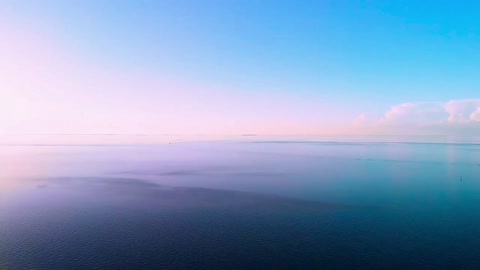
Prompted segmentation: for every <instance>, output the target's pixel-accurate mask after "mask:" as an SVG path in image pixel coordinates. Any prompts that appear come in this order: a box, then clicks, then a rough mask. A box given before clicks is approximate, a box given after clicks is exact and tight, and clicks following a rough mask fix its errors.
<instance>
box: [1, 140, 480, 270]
mask: <svg viewBox="0 0 480 270" xmlns="http://www.w3.org/2000/svg"><path fill="white" fill-rule="evenodd" d="M0 150H1V153H0V166H1V170H0V269H478V268H480V146H478V145H473V144H411V143H315V142H303V143H298V142H295V143H294V142H257V143H256V142H243V143H241V142H231V143H225V142H223V143H220V142H219V143H180V144H171V145H159V146H3V147H1V149H0Z"/></svg>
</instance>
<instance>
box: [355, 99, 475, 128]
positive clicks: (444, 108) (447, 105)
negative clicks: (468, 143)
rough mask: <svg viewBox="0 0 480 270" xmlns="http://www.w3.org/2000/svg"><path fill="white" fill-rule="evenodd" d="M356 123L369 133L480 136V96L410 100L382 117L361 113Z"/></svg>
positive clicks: (396, 106) (356, 125) (392, 108)
mask: <svg viewBox="0 0 480 270" xmlns="http://www.w3.org/2000/svg"><path fill="white" fill-rule="evenodd" d="M354 126H355V127H356V128H357V129H359V130H363V131H365V132H369V133H370V132H371V133H392V134H459V133H460V134H459V135H478V134H480V99H464V100H450V101H447V102H407V103H403V104H399V105H395V106H392V107H391V108H390V109H389V110H388V111H387V112H385V114H383V115H382V116H379V117H375V116H367V115H366V114H361V115H359V116H358V117H357V119H356V120H355V123H354Z"/></svg>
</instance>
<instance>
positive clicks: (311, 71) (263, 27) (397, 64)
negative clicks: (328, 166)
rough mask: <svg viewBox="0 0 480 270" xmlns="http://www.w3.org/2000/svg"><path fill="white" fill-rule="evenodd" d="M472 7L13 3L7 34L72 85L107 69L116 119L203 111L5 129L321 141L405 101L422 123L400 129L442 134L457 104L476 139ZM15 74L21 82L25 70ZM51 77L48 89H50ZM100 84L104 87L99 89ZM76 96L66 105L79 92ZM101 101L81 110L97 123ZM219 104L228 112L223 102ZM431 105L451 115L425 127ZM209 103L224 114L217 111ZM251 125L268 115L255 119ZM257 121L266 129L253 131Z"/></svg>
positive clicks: (478, 25) (381, 118)
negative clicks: (158, 102)
mask: <svg viewBox="0 0 480 270" xmlns="http://www.w3.org/2000/svg"><path fill="white" fill-rule="evenodd" d="M478 10H480V3H475V1H472V2H471V3H465V2H462V3H459V2H456V1H273V0H262V1H258V0H256V1H254V0H231V1H221V0H216V1H213V0H210V1H209V0H205V1H193V0H190V1H182V0H180V1H179V0H176V1H173V0H171V1H170V0H168V1H167V0H166V1H146V0H144V1H54V0H51V1H27V0H25V1H7V2H6V4H4V5H3V7H2V8H0V15H4V16H3V17H4V18H6V19H4V20H3V21H4V22H3V24H4V26H7V28H13V29H15V31H13V32H17V30H16V28H19V29H20V30H18V32H21V33H34V34H33V35H34V36H35V38H36V39H35V42H37V41H38V42H39V43H41V44H43V43H46V44H48V45H45V47H46V49H45V50H48V51H54V52H59V51H60V52H62V53H58V55H59V56H56V58H58V59H57V60H55V61H56V62H58V63H60V64H58V65H59V66H62V65H63V64H62V61H65V60H64V59H65V57H64V56H65V55H67V56H68V57H67V58H74V60H72V61H73V62H75V61H79V62H80V63H79V64H76V66H79V67H78V69H77V68H72V70H71V72H72V74H71V76H74V77H76V78H77V77H78V76H77V75H76V74H77V73H83V71H85V70H87V71H91V70H93V69H98V70H106V71H107V72H108V73H109V74H108V75H105V77H102V76H103V75H102V76H100V78H96V82H95V84H94V86H96V87H98V88H101V89H102V91H103V93H104V94H103V98H104V99H105V100H106V99H108V97H109V96H111V97H112V98H113V99H115V98H117V96H118V91H123V95H124V99H125V100H129V98H130V97H131V98H132V99H134V100H137V101H138V102H137V104H136V105H135V104H134V103H132V104H130V105H129V106H127V108H123V109H119V107H118V106H120V103H119V104H117V107H115V106H114V105H115V104H113V105H112V107H111V108H110V109H111V110H110V112H115V111H119V114H118V115H115V114H114V113H113V114H112V115H111V118H110V120H112V119H120V118H122V119H123V120H125V115H128V114H129V111H131V112H132V114H136V113H137V111H138V110H141V109H142V108H145V106H144V105H146V104H147V105H148V104H149V102H151V100H152V98H153V99H154V98H160V97H157V96H158V95H159V93H161V97H163V98H169V97H170V96H177V93H178V92H179V91H180V92H182V91H183V92H182V93H183V95H180V96H178V98H177V99H175V100H176V101H172V102H182V98H184V97H193V98H191V99H192V100H193V101H191V102H195V99H197V97H200V96H201V97H204V99H203V100H202V101H204V102H203V103H202V104H197V103H198V102H197V103H195V104H196V105H195V106H197V107H195V106H193V105H192V106H193V107H192V106H185V108H186V107H192V108H194V107H195V108H197V109H198V111H199V112H202V113H199V114H196V113H194V112H190V111H189V112H188V113H187V112H186V111H185V112H183V111H181V110H182V109H181V108H180V107H181V106H179V108H178V110H179V113H178V114H177V111H175V109H174V107H175V106H172V109H171V110H169V111H162V110H161V109H155V108H154V105H153V104H150V105H151V107H149V108H151V110H150V113H146V115H145V114H144V116H145V118H144V119H148V121H145V122H144V124H143V125H133V124H132V125H130V124H128V122H134V121H135V119H134V118H131V119H129V118H128V117H127V119H126V121H123V122H122V123H120V122H119V124H116V125H114V126H111V127H108V128H105V125H104V124H102V123H101V122H98V123H95V121H96V120H95V119H92V121H93V123H91V124H84V125H83V126H82V125H79V126H78V127H75V126H73V127H72V126H71V125H69V127H62V126H65V124H64V123H65V121H61V119H59V120H58V121H57V122H55V123H47V122H48V121H44V122H45V124H44V125H37V126H36V127H35V128H33V127H32V128H30V127H28V126H19V125H13V126H15V128H14V129H13V130H14V131H18V132H20V131H22V130H25V131H27V130H29V131H35V130H37V129H40V126H42V127H43V128H45V129H46V130H51V131H52V132H53V131H58V132H60V131H65V132H80V131H83V130H87V131H88V132H92V133H95V132H103V131H104V130H108V131H111V132H129V131H130V130H141V131H142V132H145V133H162V132H172V133H199V132H200V133H209V130H215V132H214V133H222V132H223V133H237V132H239V133H288V134H293V133H295V130H298V132H299V133H322V132H324V131H332V130H339V129H341V130H346V129H349V127H348V126H349V125H351V124H352V123H355V121H356V120H355V119H357V118H358V117H360V118H361V120H362V121H361V122H362V125H364V124H365V123H367V122H368V126H367V127H366V128H373V129H376V128H378V126H379V125H380V126H382V125H384V124H382V123H384V122H386V121H387V120H388V119H387V118H388V117H387V115H388V113H389V112H391V110H392V109H393V110H394V111H395V112H398V110H395V109H396V108H397V109H398V107H397V106H400V107H401V108H402V110H404V109H407V110H410V108H411V106H410V107H409V106H402V104H405V103H406V104H415V106H414V107H415V112H414V113H413V112H412V111H409V112H407V113H404V114H402V116H403V115H412V113H413V115H414V116H413V117H414V118H422V119H424V118H425V119H426V120H425V121H426V122H422V123H418V121H417V120H415V121H408V120H407V121H404V120H405V119H402V121H401V122H402V125H403V124H404V122H407V123H408V124H412V125H415V126H417V125H421V126H430V125H440V124H442V123H441V122H442V121H443V120H444V122H445V126H444V127H442V128H440V129H435V131H433V129H432V132H440V131H439V130H448V129H452V128H454V127H452V126H451V124H452V123H451V122H452V121H451V119H453V118H452V117H449V115H450V116H451V115H452V113H451V111H449V110H448V108H447V107H448V106H447V104H449V102H452V101H453V102H454V104H461V105H458V106H460V107H462V108H461V109H455V110H457V111H458V110H464V108H467V107H468V108H469V109H468V110H464V112H463V111H462V112H463V113H464V114H465V115H464V116H463V117H462V119H463V118H465V119H463V120H465V121H467V120H471V121H469V122H472V123H468V125H469V126H471V127H469V128H470V130H471V129H478V128H477V125H476V124H478V122H477V121H476V119H477V118H476V117H477V116H476V114H475V113H476V110H477V107H476V106H477V105H476V104H477V99H476V98H477V97H478V94H477V92H478V89H477V88H478V87H479V85H480V76H479V75H478V74H477V73H478V71H479V70H480V54H479V53H478V52H479V51H480V17H479V16H478ZM0 22H1V21H0ZM10 25H11V27H10ZM9 33H11V31H10V32H9ZM4 36H5V35H4ZM6 38H7V39H9V37H8V36H6ZM37 39H38V40H37ZM31 46H35V44H31ZM10 54H11V53H10ZM39 54H42V52H41V51H40V52H39ZM6 68H7V69H8V67H6ZM47 68H48V67H47ZM55 71H56V70H55V67H54V68H52V70H51V72H52V73H54V72H55ZM16 76H19V77H22V76H24V77H25V78H28V76H31V72H30V73H29V72H26V71H25V73H24V74H21V73H20V74H16ZM85 76H87V77H88V78H90V77H91V76H93V75H92V74H90V75H89V74H87V75H85ZM115 77H117V78H122V79H121V80H120V79H119V80H117V82H116V83H117V84H120V85H128V83H123V82H122V80H127V81H128V82H129V83H130V84H131V85H138V83H137V82H136V81H137V80H138V81H150V82H152V83H151V85H157V84H158V82H157V81H162V83H164V84H167V85H169V87H168V89H165V88H161V89H159V88H156V87H153V86H150V85H148V86H146V87H135V89H131V88H125V89H123V90H119V89H116V88H114V87H113V86H111V85H112V84H114V83H115ZM81 78H84V77H81ZM112 78H113V79H112ZM77 79H78V80H79V81H82V80H83V79H80V77H78V78H77ZM52 80H53V81H51V82H48V83H49V84H55V79H52ZM109 80H112V81H114V82H110V81H109ZM107 81H109V82H108V83H107ZM153 81H155V83H153ZM0 83H1V81H0ZM103 84H107V85H110V88H109V87H105V86H101V87H100V85H103ZM5 85H7V84H5ZM178 85H182V86H181V87H180V88H181V89H177V88H178V87H179V86H178ZM0 86H1V84H0ZM90 86H91V85H90ZM176 87H177V88H176ZM84 88H85V87H84ZM84 88H81V89H83V90H74V89H73V90H71V92H69V93H70V94H69V95H70V96H73V97H75V96H76V95H81V93H82V92H83V91H87V90H85V89H84ZM79 89H80V88H79ZM198 89H202V90H201V91H200V92H199V90H198ZM210 89H216V90H210ZM32 91H33V90H32ZM45 91H49V90H45ZM52 91H53V90H52ZM87 92H88V91H87ZM92 92H95V91H93V90H92ZM97 92H98V91H97ZM219 92H220V93H221V94H220V96H221V98H218V93H219ZM83 93H84V92H83ZM191 93H193V94H191ZM195 93H196V94H195ZM27 94H28V93H27ZM45 96H46V97H45V98H48V95H45ZM94 96H95V95H94ZM209 97H212V98H209ZM17 99H21V97H20V98H17ZM97 101H98V100H97ZM250 101H253V104H250ZM270 101H272V103H275V104H270ZM57 102H63V100H57ZM65 102H67V101H65ZM95 102H96V101H95V99H94V100H93V102H91V103H89V105H88V108H89V110H90V111H99V113H100V111H101V109H99V108H97V107H96V106H97V105H95ZM225 102H231V103H232V108H229V106H221V105H220V106H219V103H225ZM462 102H463V103H462ZM465 102H466V103H465ZM187 103H188V101H187ZM422 104H427V105H426V106H424V105H422ZM432 104H433V105H432ZM450 104H452V103H450ZM472 104H473V105H472ZM269 106H272V112H275V113H272V115H271V116H269V115H266V114H268V112H269V110H267V109H266V108H265V107H269ZM432 106H433V107H435V106H438V107H439V108H438V109H439V110H440V111H441V112H440V113H439V114H438V116H440V115H443V114H442V113H446V115H447V116H446V117H443V116H441V117H437V115H436V116H435V117H434V118H428V117H427V116H426V115H430V114H429V113H430V112H431V107H432ZM147 107H148V106H147ZM211 107H215V108H217V107H219V109H218V110H216V111H215V112H212V111H211V110H210V109H209V108H211ZM450 107H451V106H450ZM38 110H41V109H40V108H39V109H38ZM424 110H425V111H427V112H426V113H425V112H424ZM442 110H443V111H442ZM479 112H480V111H479ZM7 113H8V112H7ZM34 113H35V112H33V111H32V112H30V113H29V112H26V113H25V114H34ZM158 114H175V115H177V116H175V117H174V118H176V119H175V121H174V122H176V123H179V122H181V123H183V124H182V125H177V124H172V123H170V122H168V121H163V122H162V121H161V119H160V120H158V122H155V121H156V120H155V117H154V115H158ZM214 114H216V115H214ZM418 114H421V117H418ZM66 115H68V113H67V114H66ZM95 115H98V114H92V115H90V116H89V117H92V118H95ZM178 115H180V116H178ZM182 115H183V116H182ZM219 115H223V116H224V117H220V116H219ZM258 115H263V116H264V117H263V118H262V119H261V120H258V121H257V119H256V116H258ZM229 116H231V117H229ZM72 117H73V116H72ZM138 117H140V116H138ZM397 117H399V116H398V114H397ZM26 118H28V117H26ZM45 118H48V117H47V116H46V117H45ZM65 118H67V117H65ZM449 119H450V120H449ZM479 119H480V117H479ZM364 120H365V121H364ZM367 120H368V121H367ZM463 120H462V121H463ZM32 121H33V120H32ZM428 121H431V123H430V122H428ZM465 121H464V122H465ZM24 122H25V121H24ZM27 122H28V121H27ZM37 122H38V121H37ZM110 122H111V121H110ZM193 122H196V123H200V124H193ZM227 122H228V123H227ZM232 122H233V123H234V124H232ZM357 122H358V121H357ZM410 122H411V123H410ZM467 122H468V121H467ZM235 123H238V125H235ZM462 123H463V122H462ZM447 124H450V126H447ZM457 124H458V123H457ZM25 125H27V124H25ZM49 125H51V128H50V126H49ZM53 125H55V126H53ZM210 125H212V126H210ZM265 125H270V126H269V127H268V128H260V127H265ZM370 125H371V126H370ZM10 126H12V125H10ZM158 126H162V127H164V128H158ZM221 126H227V128H225V129H222V128H221ZM316 127H318V128H316ZM354 128H355V127H354ZM357 128H358V126H357ZM402 128H403V127H402ZM7 131H8V130H7ZM378 132H380V131H378ZM389 132H392V131H391V130H389ZM393 132H394V131H393ZM442 132H443V131H442Z"/></svg>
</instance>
